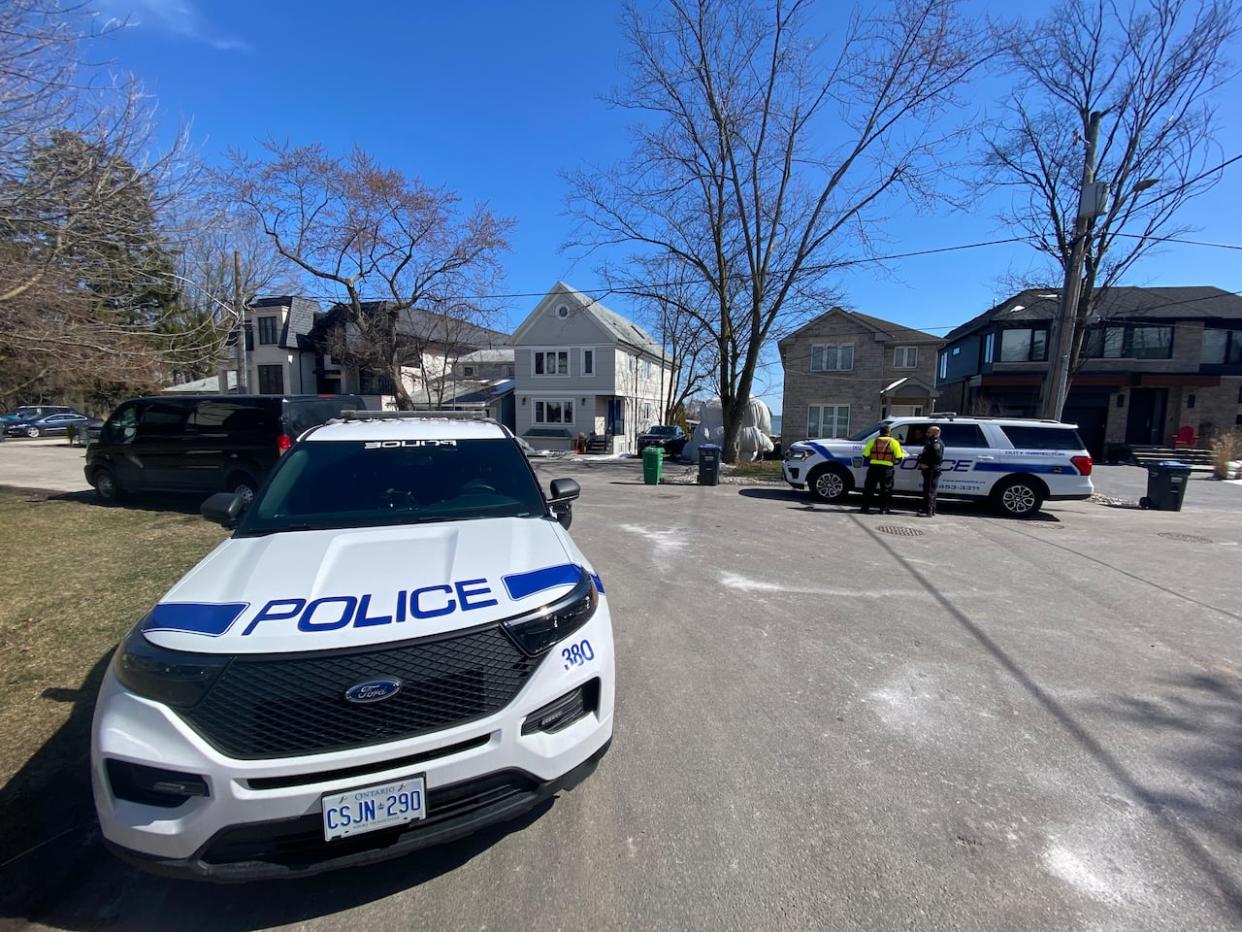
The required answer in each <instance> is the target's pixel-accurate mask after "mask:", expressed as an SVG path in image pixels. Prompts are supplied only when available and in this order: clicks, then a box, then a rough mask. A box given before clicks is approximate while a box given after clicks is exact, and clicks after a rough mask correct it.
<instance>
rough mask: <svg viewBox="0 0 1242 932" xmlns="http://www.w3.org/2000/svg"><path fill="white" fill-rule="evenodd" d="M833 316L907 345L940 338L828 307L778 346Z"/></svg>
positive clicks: (899, 325)
mask: <svg viewBox="0 0 1242 932" xmlns="http://www.w3.org/2000/svg"><path fill="white" fill-rule="evenodd" d="M835 314H839V315H841V316H842V317H845V318H847V319H849V320H852V321H854V322H855V323H858V324H861V325H862V326H863V327H865V328H867V329H868V330H872V331H874V332H876V333H883V334H885V335H886V336H887V337H888V338H889V339H890V340H894V341H899V342H900V341H905V342H909V343H927V342H932V343H939V342H940V337H938V336H935V335H933V334H930V333H924V332H923V331H922V330H915V329H914V328H913V327H907V326H906V325H905V324H895V323H893V322H892V321H891V320H884V319H883V318H882V317H872V316H871V315H870V314H860V313H859V312H858V311H847V310H846V309H845V308H843V307H830V308H829V309H828V310H827V311H825V312H824V313H822V314H820V315H819V316H818V317H816V318H814V319H812V320H809V321H807V322H806V323H805V324H803V325H802V326H801V327H799V328H798V329H797V330H795V331H794V332H793V333H791V334H789V335H788V336H787V337H785V338H784V339H782V340H781V341H780V344H779V345H781V346H784V345H785V344H786V343H788V342H789V341H790V340H792V339H793V338H794V337H796V336H798V335H799V334H801V333H802V332H803V331H804V330H809V329H810V328H811V327H814V326H815V325H816V324H818V323H819V322H820V321H823V320H826V319H827V318H829V317H832V316H833V315H835Z"/></svg>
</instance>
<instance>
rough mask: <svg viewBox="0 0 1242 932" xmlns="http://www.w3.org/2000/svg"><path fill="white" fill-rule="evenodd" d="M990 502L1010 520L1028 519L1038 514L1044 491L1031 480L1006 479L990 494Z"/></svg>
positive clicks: (1024, 478) (1021, 478)
mask: <svg viewBox="0 0 1242 932" xmlns="http://www.w3.org/2000/svg"><path fill="white" fill-rule="evenodd" d="M992 500H993V502H994V503H995V504H996V508H997V510H998V511H1000V513H1001V514H1003V515H1008V516H1009V517H1011V518H1029V517H1031V516H1032V515H1034V514H1037V513H1038V512H1039V509H1040V508H1042V507H1043V504H1044V491H1043V489H1041V488H1040V487H1039V484H1038V483H1036V482H1035V481H1034V480H1033V479H1028V478H1026V477H1025V476H1014V477H1013V478H1012V479H1006V480H1005V481H1004V482H1002V483H1001V484H1000V485H998V486H997V487H996V488H995V490H993V492H992Z"/></svg>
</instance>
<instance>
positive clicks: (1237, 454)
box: [1208, 430, 1242, 479]
mask: <svg viewBox="0 0 1242 932" xmlns="http://www.w3.org/2000/svg"><path fill="white" fill-rule="evenodd" d="M1208 445H1209V447H1210V448H1211V450H1212V472H1213V473H1214V474H1215V476H1216V478H1217V479H1228V478H1229V464H1230V463H1232V462H1235V461H1237V460H1242V430H1231V431H1229V432H1228V433H1225V434H1220V435H1219V436H1216V437H1213V438H1212V440H1211V442H1210V443H1209V444H1208Z"/></svg>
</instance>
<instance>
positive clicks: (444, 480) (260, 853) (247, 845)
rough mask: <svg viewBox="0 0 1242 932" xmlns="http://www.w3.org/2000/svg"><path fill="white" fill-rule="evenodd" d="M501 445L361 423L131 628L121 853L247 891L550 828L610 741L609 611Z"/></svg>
mask: <svg viewBox="0 0 1242 932" xmlns="http://www.w3.org/2000/svg"><path fill="white" fill-rule="evenodd" d="M578 493H579V487H578V484H577V483H576V482H574V481H573V480H572V479H558V480H554V481H553V482H552V483H551V496H550V497H549V498H545V497H544V496H543V494H542V493H541V491H540V488H539V485H538V482H537V480H536V477H535V474H534V472H533V471H532V469H531V467H530V465H529V463H528V462H527V460H526V457H525V456H524V455H523V454H522V451H521V449H520V448H519V447H518V444H517V443H516V441H515V440H514V438H513V436H512V435H511V434H510V433H509V432H508V431H507V430H505V428H503V427H501V426H500V425H498V424H496V423H494V422H491V421H481V420H465V419H455V418H445V417H441V418H429V417H426V416H423V417H411V416H397V415H389V414H373V413H372V414H368V413H365V412H357V413H356V414H354V415H350V414H347V415H345V416H344V419H341V420H332V421H329V422H328V423H327V424H325V425H322V426H320V427H316V428H312V429H311V430H310V431H308V432H307V433H305V434H304V435H303V436H302V437H301V439H300V440H299V441H298V442H297V443H296V444H295V445H294V446H293V448H292V449H291V450H290V451H289V452H288V453H286V454H285V456H283V457H282V458H281V460H280V462H279V464H278V465H277V467H276V469H275V470H274V471H273V472H272V474H271V475H270V477H269V478H268V480H267V482H266V483H265V484H264V485H263V487H262V488H261V489H260V490H259V492H258V494H257V495H256V497H255V499H254V501H253V503H252V504H250V506H249V507H246V508H243V504H242V501H241V499H240V497H238V496H235V495H231V494H229V493H218V494H216V495H213V496H212V497H211V498H209V499H208V500H207V501H206V502H205V503H204V505H203V513H204V515H206V516H207V517H211V518H214V519H216V520H219V521H221V523H224V524H226V526H231V525H233V524H234V523H236V531H235V533H234V534H233V536H232V537H231V538H229V539H228V540H226V541H224V542H223V543H222V544H220V545H219V546H218V547H217V548H216V549H215V550H213V551H212V552H211V553H209V554H208V555H207V556H206V557H205V558H204V559H203V560H202V561H201V562H200V563H199V564H198V565H197V566H196V567H194V569H192V570H190V572H189V573H187V574H186V576H185V577H184V578H182V579H181V581H180V582H178V583H177V584H176V585H175V586H174V587H173V588H172V589H171V590H170V591H169V592H168V594H167V595H165V596H164V598H163V599H161V600H160V602H159V603H158V604H157V605H155V606H154V607H153V608H152V609H151V611H150V612H149V613H148V614H147V615H146V617H145V618H143V619H142V620H141V621H139V622H138V624H137V625H136V626H135V627H134V628H133V630H132V631H130V632H129V634H128V635H127V636H126V638H125V639H124V641H123V642H122V644H121V646H120V647H119V648H118V650H117V652H116V655H115V659H114V661H113V663H112V666H111V668H110V669H109V671H108V673H107V675H106V676H105V678H104V682H103V685H102V687H101V689H100V694H99V703H98V706H97V709H96V712H95V720H94V727H93V734H92V748H91V766H92V780H93V785H94V794H95V804H96V808H97V811H98V814H99V822H100V826H101V828H102V830H103V835H104V838H105V839H106V841H107V842H108V844H109V846H110V847H111V848H112V849H113V850H114V851H116V852H117V853H119V854H121V855H122V856H123V857H125V858H127V859H128V860H130V861H133V862H135V863H137V864H139V865H140V866H144V867H148V868H150V869H154V870H157V871H161V872H165V873H174V874H182V875H190V876H200V877H208V878H212V879H220V880H246V879H252V878H259V877H272V876H288V875H297V874H306V873H312V872H315V871H319V870H324V869H327V868H334V867H339V866H344V865H347V864H358V863H367V862H370V861H375V860H379V859H382V858H388V857H393V856H395V855H399V854H402V853H404V852H406V851H410V850H412V849H414V848H419V847H423V846H425V845H429V844H434V843H438V842H443V841H448V840H450V839H453V838H457V837H460V836H462V835H464V834H467V833H469V832H472V831H474V830H476V829H478V828H479V827H481V826H484V825H488V824H490V823H493V822H497V821H500V820H502V819H509V818H512V817H514V816H516V815H519V814H520V813H522V812H525V811H527V810H528V809H530V808H531V807H533V806H534V805H536V804H537V803H538V802H540V801H542V800H544V799H546V798H548V797H549V796H551V795H553V794H554V793H556V792H558V791H559V790H561V789H567V788H570V787H572V786H574V785H575V784H576V783H577V782H579V781H580V780H582V779H583V778H585V777H586V776H587V775H588V774H589V773H590V772H591V770H592V769H593V768H594V766H595V764H596V763H597V762H598V760H599V759H600V758H601V757H602V756H603V754H604V752H605V751H606V750H607V748H608V745H609V742H610V741H611V737H612V710H613V653H612V650H613V642H612V629H611V622H610V618H609V612H608V602H607V599H606V598H605V597H604V587H603V584H602V583H601V581H600V578H599V577H598V576H597V575H596V574H595V571H594V570H593V569H592V567H591V564H590V562H589V561H588V560H587V559H586V557H584V556H583V555H582V553H581V551H579V550H578V548H577V547H576V546H575V545H574V543H573V541H572V540H571V539H570V537H569V535H568V534H567V533H566V528H567V527H568V526H569V524H570V520H571V517H572V512H571V510H570V509H571V504H570V503H571V502H572V501H573V500H574V499H576V498H577V497H578Z"/></svg>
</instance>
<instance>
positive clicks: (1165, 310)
mask: <svg viewBox="0 0 1242 932" xmlns="http://www.w3.org/2000/svg"><path fill="white" fill-rule="evenodd" d="M1059 296H1060V292H1059V290H1058V289H1055V288H1047V289H1044V288H1036V289H1029V290H1027V291H1023V292H1021V293H1019V294H1016V295H1014V296H1013V297H1011V298H1007V299H1005V300H1004V301H1002V302H1001V303H999V304H997V305H996V306H995V307H993V308H990V309H989V310H987V311H985V312H984V313H983V314H980V315H979V316H978V317H976V318H974V319H973V320H971V321H968V322H967V323H965V324H963V325H962V326H960V327H958V328H957V329H956V330H953V331H952V332H950V333H949V334H947V336H946V337H945V345H944V348H943V349H942V350H941V351H940V356H939V359H938V360H937V385H938V387H939V392H940V400H939V406H940V407H941V408H943V409H946V410H954V411H959V412H961V413H971V414H990V415H1004V416H1019V417H1031V416H1035V415H1036V414H1037V412H1038V410H1039V399H1040V392H1041V390H1042V387H1043V383H1044V379H1045V378H1046V377H1047V374H1048V353H1049V340H1050V334H1049V331H1050V326H1051V323H1052V320H1053V319H1054V317H1055V315H1056V311H1057V304H1058V301H1059ZM1098 307H1099V316H1100V321H1099V322H1098V323H1096V324H1095V325H1093V326H1092V327H1091V329H1090V331H1089V332H1088V335H1087V338H1086V341H1085V343H1084V352H1083V355H1084V361H1083V364H1082V365H1081V367H1080V369H1079V371H1078V372H1077V373H1076V374H1075V375H1074V377H1073V380H1072V382H1071V385H1070V392H1069V396H1068V398H1067V401H1066V406H1065V410H1064V413H1063V417H1064V419H1065V420H1067V421H1073V422H1076V423H1077V424H1078V427H1079V433H1080V434H1081V435H1082V437H1083V440H1084V441H1085V442H1086V444H1087V448H1088V449H1089V450H1090V451H1091V452H1092V454H1093V455H1095V456H1100V455H1102V453H1103V449H1104V445H1105V443H1118V444H1127V445H1130V446H1147V445H1153V446H1167V445H1171V443H1172V440H1173V438H1174V435H1175V434H1177V432H1178V431H1179V429H1182V428H1190V429H1191V430H1193V431H1194V434H1195V436H1196V438H1204V437H1210V436H1211V435H1212V434H1214V433H1217V432H1220V431H1225V430H1232V429H1233V428H1234V427H1235V426H1237V425H1239V424H1242V297H1239V296H1237V295H1235V294H1231V293H1229V292H1227V291H1222V290H1221V289H1219V288H1213V287H1207V286H1195V287H1172V288H1138V287H1116V288H1110V289H1108V290H1107V291H1106V292H1104V293H1103V294H1102V295H1101V297H1100V300H1099V304H1098Z"/></svg>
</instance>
